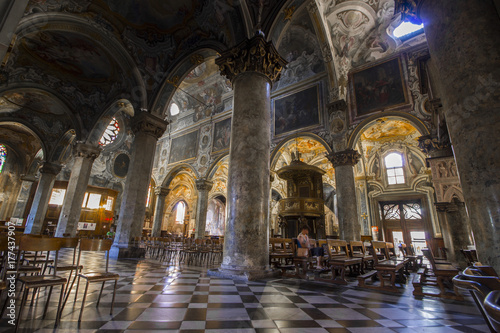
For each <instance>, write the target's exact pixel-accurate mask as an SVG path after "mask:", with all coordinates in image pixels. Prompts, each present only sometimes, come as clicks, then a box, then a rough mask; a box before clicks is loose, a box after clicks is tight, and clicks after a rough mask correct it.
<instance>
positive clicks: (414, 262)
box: [400, 243, 422, 272]
mask: <svg viewBox="0 0 500 333" xmlns="http://www.w3.org/2000/svg"><path fill="white" fill-rule="evenodd" d="M400 249H401V252H402V253H403V256H404V258H405V259H408V262H409V267H410V268H411V269H412V270H413V271H414V272H417V271H418V270H419V268H420V266H422V256H416V255H413V254H411V253H412V252H410V247H408V246H406V244H405V243H402V244H400Z"/></svg>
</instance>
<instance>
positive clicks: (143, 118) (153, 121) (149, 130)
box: [132, 112, 168, 139]
mask: <svg viewBox="0 0 500 333" xmlns="http://www.w3.org/2000/svg"><path fill="white" fill-rule="evenodd" d="M167 125H168V122H167V121H165V120H163V119H161V118H158V117H156V116H154V115H152V114H150V113H147V112H140V113H139V114H138V115H137V116H135V117H134V118H132V131H133V132H134V133H135V134H137V133H144V134H147V135H152V136H154V137H155V138H156V139H159V138H160V137H161V136H162V135H163V133H165V130H166V129H167Z"/></svg>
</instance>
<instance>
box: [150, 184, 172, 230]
mask: <svg viewBox="0 0 500 333" xmlns="http://www.w3.org/2000/svg"><path fill="white" fill-rule="evenodd" d="M169 193H170V190H169V189H168V188H165V187H162V186H156V187H155V194H156V204H155V216H154V219H153V230H152V231H151V236H153V237H160V236H161V225H162V222H163V214H164V209H165V198H166V197H167V195H168V194H169Z"/></svg>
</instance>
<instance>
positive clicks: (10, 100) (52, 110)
mask: <svg viewBox="0 0 500 333" xmlns="http://www.w3.org/2000/svg"><path fill="white" fill-rule="evenodd" d="M21 108H25V109H29V110H32V111H36V112H39V113H42V114H52V115H64V114H66V109H67V108H66V107H65V106H64V105H63V104H62V103H60V102H57V101H56V100H55V99H54V98H53V97H51V96H50V95H49V94H48V93H45V92H42V91H37V92H36V93H34V92H9V93H6V94H4V95H3V96H1V97H0V113H4V112H5V113H7V112H14V111H18V110H20V109H21Z"/></svg>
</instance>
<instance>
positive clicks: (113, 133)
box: [99, 117, 120, 146]
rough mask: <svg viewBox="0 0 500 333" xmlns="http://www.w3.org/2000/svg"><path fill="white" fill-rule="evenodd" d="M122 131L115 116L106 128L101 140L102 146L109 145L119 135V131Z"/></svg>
mask: <svg viewBox="0 0 500 333" xmlns="http://www.w3.org/2000/svg"><path fill="white" fill-rule="evenodd" d="M119 132H120V126H119V125H118V121H117V120H116V118H115V117H113V119H111V122H110V123H109V125H108V127H106V129H105V130H104V134H103V135H102V137H101V140H100V141H99V144H100V145H101V146H106V145H109V144H110V143H111V142H113V141H115V140H116V138H117V137H118V133H119Z"/></svg>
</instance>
